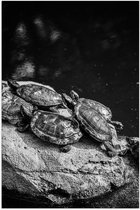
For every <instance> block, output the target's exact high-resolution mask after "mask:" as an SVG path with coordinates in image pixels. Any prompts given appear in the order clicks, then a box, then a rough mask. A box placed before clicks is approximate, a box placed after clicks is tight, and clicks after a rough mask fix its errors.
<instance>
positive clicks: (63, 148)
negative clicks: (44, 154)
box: [60, 145, 71, 153]
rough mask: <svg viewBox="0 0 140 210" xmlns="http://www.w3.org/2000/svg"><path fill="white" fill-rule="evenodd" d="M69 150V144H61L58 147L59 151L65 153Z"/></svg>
mask: <svg viewBox="0 0 140 210" xmlns="http://www.w3.org/2000/svg"><path fill="white" fill-rule="evenodd" d="M70 150H71V146H70V145H66V146H62V147H60V152H64V153H67V152H69V151H70Z"/></svg>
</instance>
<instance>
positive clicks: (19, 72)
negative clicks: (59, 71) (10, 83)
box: [12, 61, 35, 80]
mask: <svg viewBox="0 0 140 210" xmlns="http://www.w3.org/2000/svg"><path fill="white" fill-rule="evenodd" d="M34 73H35V65H34V63H33V62H32V61H25V62H24V63H23V64H21V65H19V66H17V68H16V70H15V72H14V74H13V75H12V78H13V79H15V80H19V79H22V78H25V77H28V78H33V77H34Z"/></svg>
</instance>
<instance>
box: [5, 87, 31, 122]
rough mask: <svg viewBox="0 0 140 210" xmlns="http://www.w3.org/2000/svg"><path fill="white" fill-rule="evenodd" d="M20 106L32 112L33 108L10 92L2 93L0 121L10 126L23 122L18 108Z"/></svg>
mask: <svg viewBox="0 0 140 210" xmlns="http://www.w3.org/2000/svg"><path fill="white" fill-rule="evenodd" d="M21 105H23V106H26V107H27V108H28V109H30V110H33V106H32V105H31V104H29V103H28V102H26V101H25V100H23V99H22V98H20V97H18V96H16V95H14V94H13V93H11V91H9V90H8V91H4V92H3V93H2V119H3V120H6V121H8V122H9V123H10V124H13V125H16V124H17V123H19V122H21V121H22V120H23V116H22V115H21V112H20V108H21Z"/></svg>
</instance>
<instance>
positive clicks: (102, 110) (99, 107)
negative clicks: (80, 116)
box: [79, 98, 112, 120]
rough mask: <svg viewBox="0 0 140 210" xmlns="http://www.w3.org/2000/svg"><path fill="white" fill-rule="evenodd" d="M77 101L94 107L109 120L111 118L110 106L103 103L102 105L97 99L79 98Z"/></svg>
mask: <svg viewBox="0 0 140 210" xmlns="http://www.w3.org/2000/svg"><path fill="white" fill-rule="evenodd" d="M79 103H83V104H86V105H88V106H89V107H91V108H93V109H95V110H96V111H98V112H99V113H100V114H101V115H102V116H103V117H104V118H105V119H106V120H111V118H112V112H111V110H110V108H109V107H107V106H105V105H103V104H101V103H99V102H97V101H94V100H91V99H85V98H80V99H79Z"/></svg>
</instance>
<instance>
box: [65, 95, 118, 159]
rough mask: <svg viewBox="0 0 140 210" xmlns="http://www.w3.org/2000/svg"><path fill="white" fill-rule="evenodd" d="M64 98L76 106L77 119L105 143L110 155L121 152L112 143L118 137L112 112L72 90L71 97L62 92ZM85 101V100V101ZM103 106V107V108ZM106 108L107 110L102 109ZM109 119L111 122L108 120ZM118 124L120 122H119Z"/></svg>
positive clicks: (89, 132)
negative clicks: (82, 97)
mask: <svg viewBox="0 0 140 210" xmlns="http://www.w3.org/2000/svg"><path fill="white" fill-rule="evenodd" d="M62 97H63V100H65V101H67V102H68V103H69V104H71V105H72V106H73V107H74V113H75V117H76V119H77V120H78V121H79V123H80V124H81V126H82V127H83V128H84V130H85V131H86V132H87V133H88V134H89V135H90V136H91V137H92V138H94V139H96V140H97V141H100V142H102V143H103V144H104V146H105V147H106V149H107V153H108V155H109V156H115V155H118V154H119V152H118V151H117V149H116V148H115V147H114V146H113V144H112V139H113V138H117V133H116V130H115V127H114V126H113V125H112V124H111V122H112V121H111V120H110V117H111V114H110V112H109V110H108V109H106V108H104V105H103V106H102V105H101V107H100V103H98V102H97V105H98V106H97V107H96V102H95V103H94V101H93V102H92V103H91V101H89V99H87V101H86V99H85V100H84V99H83V100H80V99H79V97H78V94H76V95H75V92H74V91H71V97H70V96H68V95H67V94H65V93H62ZM83 101H84V102H83ZM90 104H91V105H90ZM102 107H103V109H102ZM102 110H105V111H102ZM108 121H109V122H108ZM117 124H118V123H117Z"/></svg>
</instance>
